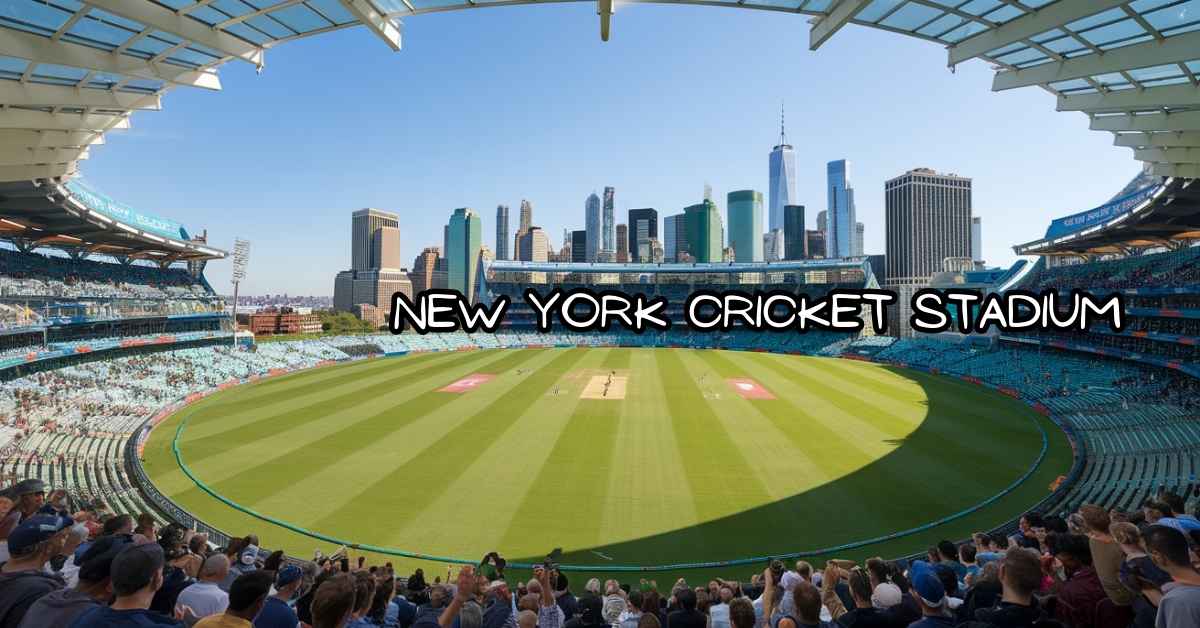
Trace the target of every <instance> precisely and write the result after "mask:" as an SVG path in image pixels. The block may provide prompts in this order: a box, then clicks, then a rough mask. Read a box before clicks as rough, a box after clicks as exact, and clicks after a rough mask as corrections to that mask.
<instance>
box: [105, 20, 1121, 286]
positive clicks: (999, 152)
mask: <svg viewBox="0 0 1200 628" xmlns="http://www.w3.org/2000/svg"><path fill="white" fill-rule="evenodd" d="M583 8H584V7H573V6H562V7H555V8H554V10H553V11H551V10H548V9H546V8H545V7H526V8H514V9H511V10H506V12H505V13H504V14H503V15H502V16H501V15H498V16H497V17H493V18H489V19H484V18H483V17H481V16H477V15H475V14H474V13H473V12H463V13H458V14H445V15H436V16H429V17H428V18H426V20H430V21H433V20H438V21H445V22H446V23H447V24H453V25H454V26H455V27H456V28H455V33H456V36H455V37H454V38H450V39H448V40H447V39H445V38H443V37H438V36H435V34H436V33H437V32H438V31H437V30H431V29H423V28H417V29H414V30H413V32H411V33H406V41H405V48H404V50H403V51H402V52H400V53H398V54H395V55H390V54H387V53H386V52H380V51H379V50H377V49H376V48H375V47H374V46H373V44H375V43H377V42H373V41H370V40H364V39H363V38H360V37H356V36H354V35H355V33H352V32H348V33H346V34H342V33H331V34H329V35H328V36H323V37H321V38H319V42H318V41H316V40H314V41H312V42H308V41H303V42H296V43H295V44H289V46H288V51H287V54H286V55H284V54H280V55H274V56H272V57H271V59H270V63H269V64H268V66H267V68H266V69H265V70H264V72H263V73H262V74H258V73H256V72H255V71H254V68H253V67H248V66H243V65H237V64H235V65H229V66H227V67H224V68H222V71H221V80H222V84H223V86H224V90H223V91H222V93H221V94H219V95H213V94H210V93H207V92H203V91H200V90H175V91H172V92H171V93H169V94H168V95H167V96H166V97H165V99H164V100H165V101H167V102H166V104H167V105H169V106H168V107H167V109H166V111H164V112H163V113H161V114H155V115H149V114H135V115H134V116H133V118H132V123H133V128H132V129H130V130H128V131H123V132H119V133H113V134H109V135H108V136H107V137H106V144H105V145H104V146H102V147H97V148H94V149H93V151H92V159H90V160H88V161H85V162H82V163H81V166H82V168H83V173H84V175H85V176H86V177H87V178H88V180H89V182H91V183H93V184H95V185H96V186H97V187H98V188H99V189H100V190H102V191H103V192H104V193H106V194H107V195H109V196H111V197H113V198H116V199H119V200H120V201H122V202H124V203H127V204H128V205H130V206H131V207H134V208H138V209H142V210H145V211H150V212H153V213H156V214H158V215H162V216H166V217H169V218H172V219H177V220H179V221H180V222H182V223H183V224H184V225H186V226H187V227H188V229H189V231H192V232H199V231H202V230H204V229H207V230H208V232H209V237H210V242H211V243H212V244H213V245H214V246H217V247H219V248H224V249H230V248H231V246H232V241H233V238H234V237H235V236H240V237H244V238H247V239H250V240H252V241H253V242H254V252H253V254H252V261H251V264H250V270H249V273H248V275H247V279H246V281H245V282H244V283H243V285H242V289H243V291H248V292H253V293H280V292H289V293H308V294H326V293H328V292H329V291H330V289H331V286H330V282H329V281H328V277H329V271H330V270H331V269H337V268H349V267H350V266H351V264H350V260H349V254H350V250H349V246H347V243H346V241H345V238H344V236H341V237H339V235H340V234H344V233H345V226H344V224H345V216H346V214H347V213H349V212H351V211H353V210H356V209H359V208H362V207H380V208H383V209H385V210H389V211H393V212H396V213H398V214H400V215H401V217H402V220H403V221H404V223H405V225H404V228H402V230H401V234H400V236H401V251H402V259H403V260H405V265H407V264H408V263H409V262H411V261H412V259H413V257H414V256H415V255H416V254H417V253H419V252H420V251H421V250H422V249H423V248H424V247H425V246H430V245H434V246H441V244H442V243H441V238H440V236H439V235H438V233H439V231H440V229H441V226H442V224H444V222H445V220H446V216H447V215H448V214H449V213H450V211H452V210H453V208H455V207H463V206H467V207H473V208H475V210H476V211H477V212H479V213H481V214H482V218H483V223H484V227H485V233H487V234H488V235H487V236H486V237H485V241H486V242H487V243H488V244H489V245H492V244H493V238H492V236H491V233H493V232H494V231H493V230H494V223H493V219H494V217H493V215H492V213H491V211H490V210H491V209H492V208H494V207H495V206H496V205H497V204H498V203H503V204H507V205H509V206H510V207H511V208H512V211H513V212H514V213H515V212H516V211H517V209H518V206H517V204H518V202H519V201H520V199H521V198H528V199H529V200H530V201H532V203H533V205H534V206H535V208H536V209H537V210H538V216H537V218H536V220H535V221H534V222H535V223H536V224H537V225H539V226H541V227H542V228H543V229H544V230H545V231H546V232H547V233H548V234H553V236H552V240H553V242H554V244H555V246H556V247H560V246H561V244H562V242H561V238H560V235H559V234H561V233H562V231H563V229H564V228H568V227H575V226H577V225H579V224H580V220H579V214H580V212H579V210H581V209H582V208H581V207H580V205H581V204H582V200H583V198H584V197H585V196H586V195H587V194H588V193H589V192H590V191H591V190H592V189H596V190H597V192H599V191H600V189H602V187H603V186H605V185H612V186H614V187H616V188H617V189H618V191H619V192H620V194H619V195H618V197H617V199H616V204H615V208H614V209H615V211H616V213H617V214H618V215H620V216H622V217H623V216H624V215H625V212H626V210H627V209H632V208H638V207H653V208H656V209H657V210H658V213H659V218H660V221H661V219H662V217H663V216H668V215H672V214H676V213H679V212H681V211H682V209H683V208H684V207H686V206H687V205H689V204H692V203H695V202H697V200H698V198H699V196H700V190H699V188H700V187H701V184H702V183H703V182H704V181H709V182H711V184H712V186H713V188H714V190H713V198H714V199H718V202H719V203H720V204H721V205H722V207H721V210H722V213H724V209H725V208H724V207H723V205H724V204H725V202H724V199H725V196H726V194H727V193H728V192H730V191H734V190H739V189H747V188H749V189H756V190H760V191H763V192H764V193H765V192H766V191H767V190H768V188H769V180H768V178H767V168H765V166H766V164H765V163H764V161H766V159H765V157H766V155H765V154H764V153H768V151H769V149H770V148H771V146H772V145H774V144H775V143H776V142H777V141H778V137H779V108H780V102H781V101H783V102H786V103H787V108H788V113H789V115H788V117H787V125H788V128H787V138H788V141H789V142H790V143H791V144H792V145H793V146H795V148H796V151H795V157H796V182H797V198H796V199H795V203H796V204H799V205H805V206H806V207H807V208H808V215H807V216H806V218H807V219H808V222H809V223H810V226H809V227H808V228H809V229H812V228H813V227H812V226H811V223H812V221H813V216H814V215H815V214H816V213H817V211H819V210H822V209H825V205H826V199H825V193H824V186H825V172H824V165H825V162H827V161H829V160H831V159H836V158H840V157H846V158H848V159H851V160H855V162H856V163H855V165H854V167H855V170H854V173H853V174H854V183H855V186H856V188H857V189H856V191H857V197H856V204H857V213H858V221H860V222H864V223H865V224H866V242H865V247H866V249H867V252H877V251H881V250H882V248H883V241H884V240H883V237H884V234H883V228H882V224H883V205H884V203H883V182H884V181H885V180H886V179H887V178H889V177H891V176H894V175H895V174H896V173H897V172H903V171H905V170H907V169H910V168H915V167H921V166H928V167H931V168H934V169H937V170H939V171H956V172H962V173H970V174H971V175H972V176H973V177H974V178H975V213H976V214H977V215H979V216H982V217H983V218H984V219H985V222H986V223H987V226H988V229H987V233H986V234H985V237H984V241H983V252H982V255H983V257H984V259H985V260H987V261H988V263H989V264H993V265H1003V266H1007V265H1010V264H1011V262H1012V261H1013V259H1014V258H1015V255H1014V254H1013V252H1012V251H1011V248H1010V247H1011V245H1013V244H1016V243H1020V242H1025V241H1029V240H1031V239H1034V238H1037V237H1039V236H1040V235H1041V233H1042V232H1044V230H1045V226H1046V225H1047V224H1048V223H1049V221H1050V220H1051V219H1052V218H1055V217H1058V216H1062V215H1066V214H1069V213H1073V212H1076V211H1080V210H1083V209H1087V208H1090V207H1095V206H1097V205H1100V204H1102V203H1103V202H1104V201H1105V200H1107V199H1108V197H1110V196H1111V195H1112V193H1113V192H1114V191H1115V187H1117V185H1118V184H1116V183H1114V184H1113V185H1111V186H1110V185H1107V184H1106V183H1105V182H1108V181H1113V182H1121V181H1125V180H1128V178H1129V177H1130V176H1132V174H1133V173H1134V172H1135V170H1136V167H1137V165H1136V163H1134V162H1131V161H1130V159H1129V153H1128V150H1127V149H1121V148H1114V147H1113V146H1112V145H1111V144H1112V139H1111V137H1109V136H1106V135H1104V134H1099V133H1089V132H1088V131H1087V120H1086V117H1085V116H1082V115H1080V114H1067V113H1055V112H1054V111H1053V110H1052V109H1053V107H1046V99H1047V98H1048V96H1047V95H1046V94H1045V93H1043V92H1038V91H1037V90H1032V91H1026V90H1016V91H1012V92H1001V93H993V92H991V82H992V73H991V71H990V70H989V68H988V67H987V64H984V63H979V62H972V63H969V64H964V65H962V66H960V67H958V68H957V71H956V73H954V74H950V73H949V72H947V71H946V70H945V51H944V50H943V49H942V48H940V47H938V46H934V45H930V44H928V43H925V42H919V41H914V40H910V39H908V38H904V37H898V36H895V35H891V34H888V33H883V32H877V31H873V30H870V29H863V28H859V27H854V26H852V27H848V28H846V29H843V32H841V33H840V34H839V37H837V38H835V39H834V40H833V41H831V42H830V43H829V44H827V45H826V46H825V47H823V48H822V50H821V51H819V53H816V54H814V53H810V52H808V50H807V45H806V42H803V41H798V40H797V39H796V38H795V37H791V36H789V35H788V34H789V33H790V32H791V31H793V30H794V28H793V27H794V26H795V25H794V24H792V23H791V22H790V21H786V20H778V16H777V15H775V14H770V13H764V14H757V13H754V14H750V13H747V14H746V15H739V16H738V18H737V19H727V18H726V16H725V15H724V14H722V13H721V12H714V11H712V10H711V9H707V10H706V9H700V8H695V9H689V8H683V7H659V6H653V5H645V6H643V5H637V6H633V7H630V8H629V10H628V11H626V12H624V13H623V14H622V16H621V24H622V27H621V30H620V32H619V33H618V34H617V36H615V37H614V38H613V40H612V41H610V42H608V43H606V44H601V43H599V42H594V41H592V40H594V39H595V38H594V33H593V32H591V30H590V27H591V26H592V24H591V22H590V20H588V19H586V18H585V17H584V16H583V13H585V11H583V10H582V9H583ZM572 12H574V13H572ZM497 26H504V27H505V29H506V30H497ZM514 35H515V36H514ZM704 38H708V39H710V40H711V39H719V40H720V41H721V42H722V45H721V46H716V47H713V48H712V49H705V48H703V47H698V46H697V45H696V42H697V41H701V40H703V39H704ZM466 41H469V42H471V46H466V47H464V46H463V45H462V44H463V42H466ZM530 42H537V44H536V45H532V44H531V43H530ZM318 43H319V45H318ZM733 48H739V49H741V50H742V51H743V53H744V54H743V55H740V56H731V55H729V54H728V53H729V50H730V49H733ZM479 50H483V51H486V52H487V55H486V58H485V59H484V60H483V63H482V65H480V66H478V67H479V71H478V72H471V73H469V74H464V73H462V72H461V71H459V70H456V68H461V67H464V64H467V63H468V62H471V63H474V61H472V60H474V59H475V57H476V56H477V51H479ZM547 50H552V51H554V52H555V53H556V54H554V55H551V57H553V58H551V59H549V60H547V55H546V51H547ZM331 51H332V52H336V53H337V54H334V55H331V54H330V53H331ZM748 57H755V58H786V59H789V63H788V69H787V71H786V72H782V73H781V72H779V70H778V68H775V67H773V66H770V64H763V67H756V66H755V64H747V63H746V62H745V59H746V58H748ZM345 58H353V59H354V60H355V64H354V65H352V66H346V65H345V64H343V63H334V61H335V60H336V59H345ZM501 59H503V63H501ZM534 68H536V70H537V71H536V72H533V71H531V70H532V69H534ZM313 72H321V73H323V74H327V75H328V79H329V81H330V83H329V88H328V89H325V90H320V91H319V92H317V93H314V94H311V97H310V98H309V99H306V101H305V102H303V103H300V104H299V106H287V107H282V106H280V105H281V104H282V103H286V102H290V101H289V100H288V96H287V95H288V94H289V93H291V91H292V90H294V86H295V85H296V84H297V83H298V82H299V81H302V80H304V78H305V77H310V76H311V75H312V73H313ZM371 75H384V76H388V77H391V79H394V80H391V79H390V80H388V81H372V80H366V77H369V76H371ZM434 77H440V78H439V79H438V80H441V81H442V82H443V83H442V86H441V87H440V88H439V89H425V88H421V89H414V88H413V86H414V85H429V84H431V81H433V80H434ZM848 79H852V80H848ZM614 81H619V84H620V85H621V86H622V88H621V89H619V90H597V89H595V88H596V85H597V84H603V83H610V84H613V82H614ZM733 82H737V83H738V84H746V85H751V86H753V87H754V88H755V90H756V93H755V95H754V96H753V97H747V95H746V93H745V92H743V91H739V90H716V89H714V90H709V91H710V92H712V93H711V94H710V95H709V97H707V98H705V99H701V100H697V101H692V102H690V104H689V106H688V114H687V115H670V116H664V115H661V114H658V113H654V112H656V111H662V110H668V109H670V108H671V107H673V106H676V104H677V102H678V100H679V98H680V97H681V95H683V94H686V93H688V91H689V90H693V89H695V86H696V85H697V84H713V85H716V84H725V83H730V84H732V83H733ZM528 92H535V93H537V94H538V98H536V99H535V100H536V102H534V103H527V102H524V101H526V100H528V99H522V98H514V95H518V94H521V93H528ZM884 93H886V94H887V97H888V105H889V108H890V110H891V113H890V114H889V115H888V116H887V117H886V118H884V117H880V116H879V115H878V101H879V95H880V94H884ZM585 94H586V95H587V97H586V98H584V95H585ZM821 94H829V95H836V96H819V97H818V96H817V95H821ZM481 100H484V101H488V102H491V103H493V105H492V106H489V107H486V108H482V109H480V108H478V107H474V106H470V105H469V103H473V102H479V101H481ZM942 101H946V102H948V101H953V102H955V103H957V106H956V107H955V108H954V110H953V111H941V112H939V113H937V114H936V115H933V114H931V113H930V109H929V103H930V102H942ZM347 106H349V107H350V109H349V111H346V110H345V109H344V108H345V107H347ZM630 107H633V109H630ZM622 110H625V111H627V112H628V113H629V115H623V116H620V124H614V121H615V120H616V117H615V116H614V112H617V111H622ZM735 111H736V112H737V113H736V115H731V113H730V112H735ZM1013 111H1021V112H1022V120H1021V124H1019V125H1015V124H997V123H996V121H997V120H1007V119H1010V117H1011V115H1012V112H1013ZM334 112H341V114H339V115H334ZM346 114H348V115H346ZM406 118H407V119H414V120H416V119H420V120H421V123H420V124H386V123H385V124H380V123H379V121H380V120H389V119H390V120H394V121H398V120H401V119H406ZM314 120H319V123H318V124H314ZM897 120H904V124H896V123H895V121H897ZM298 128H302V129H305V132H304V133H297V132H296V129H298ZM366 138H369V139H366ZM466 138H470V139H469V141H460V140H465V139H466ZM984 147H986V149H985V148H984ZM264 164H266V165H267V166H268V168H267V170H266V173H267V175H268V178H267V179H266V180H265V181H264V179H263V178H260V177H253V176H249V175H248V174H247V173H248V172H251V171H252V168H261V167H263V165H264ZM181 171H186V172H189V173H192V176H193V177H195V178H196V179H198V180H206V181H208V182H209V183H208V184H207V185H203V186H184V187H181V186H180V185H179V182H178V177H177V175H178V173H179V172H181ZM129 172H138V173H139V176H137V177H129V176H128V173H129ZM465 173H470V175H469V176H465ZM1076 181H1086V182H1088V184H1087V185H1075V184H1070V185H1068V184H1066V183H1065V182H1076ZM264 182H265V183H267V184H266V185H264ZM764 195H765V194H764ZM516 218H517V216H512V217H511V218H510V220H511V221H513V223H515V222H516ZM514 226H515V225H514ZM659 228H660V229H662V228H663V227H662V226H661V222H660V227H659ZM631 233H632V232H631ZM631 239H632V237H631ZM662 239H663V238H661V237H660V240H662ZM664 244H665V242H664ZM229 268H230V264H229V262H228V261H219V262H214V263H211V264H210V265H209V267H208V270H207V271H206V274H207V276H208V278H209V280H210V282H211V283H212V285H213V286H214V287H216V288H217V289H218V290H220V289H222V288H223V287H225V288H227V287H228V285H229V279H228V277H229ZM310 269H312V270H310Z"/></svg>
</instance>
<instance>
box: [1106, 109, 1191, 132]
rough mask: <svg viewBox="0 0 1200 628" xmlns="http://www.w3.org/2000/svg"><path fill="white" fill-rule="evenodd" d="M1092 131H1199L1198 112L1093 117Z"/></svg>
mask: <svg viewBox="0 0 1200 628" xmlns="http://www.w3.org/2000/svg"><path fill="white" fill-rule="evenodd" d="M1088 128H1090V129H1091V130H1093V131H1200V111H1177V112H1175V113H1144V114H1141V115H1136V116H1135V115H1133V114H1127V115H1123V116H1094V117H1093V118H1092V121H1091V124H1090V125H1088Z"/></svg>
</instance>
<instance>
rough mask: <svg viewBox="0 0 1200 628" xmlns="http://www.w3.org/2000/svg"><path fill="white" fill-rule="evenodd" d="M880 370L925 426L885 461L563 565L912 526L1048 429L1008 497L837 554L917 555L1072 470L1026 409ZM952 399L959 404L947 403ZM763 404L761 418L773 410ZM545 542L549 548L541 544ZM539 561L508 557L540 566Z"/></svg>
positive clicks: (1017, 470)
mask: <svg viewBox="0 0 1200 628" xmlns="http://www.w3.org/2000/svg"><path fill="white" fill-rule="evenodd" d="M885 368H886V369H887V370H888V371H890V372H892V373H893V374H896V375H899V376H901V377H904V378H905V379H908V380H911V381H913V382H915V383H917V384H918V385H920V386H921V387H922V389H924V392H925V396H926V398H927V404H928V410H927V413H926V417H925V420H924V421H923V422H922V423H921V425H920V426H919V427H918V428H917V429H916V430H914V431H913V432H912V433H911V434H909V435H908V436H907V437H905V438H902V439H887V440H884V441H883V442H885V443H887V444H889V445H895V446H897V448H896V449H895V450H893V451H892V452H890V453H888V454H887V455H885V456H883V457H881V458H879V459H877V460H875V461H873V462H871V463H870V464H868V465H866V466H864V467H862V468H861V469H858V470H857V471H854V472H852V473H850V474H849V475H847V476H845V477H842V478H840V479H838V480H835V481H833V482H830V483H827V484H824V485H822V486H818V487H816V488H813V489H810V490H808V491H806V492H803V493H799V494H797V495H794V496H792V497H788V498H786V499H783V500H780V501H776V502H773V503H769V504H765V505H762V506H758V507H756V508H753V509H750V510H746V511H743V512H740V513H737V514H734V515H730V516H726V517H722V518H720V519H716V520H712V521H707V522H704V523H700V524H697V525H693V526H690V527H686V528H681V529H677V530H672V531H669V532H664V533H661V534H655V535H651V536H647V537H643V538H638V539H633V540H628V541H623V542H618V543H612V544H606V545H600V546H595V547H589V548H583V549H575V550H569V551H567V552H566V553H564V555H563V557H562V560H561V563H562V564H566V565H593V566H596V567H598V568H599V569H597V570H596V572H597V573H603V565H604V564H605V563H606V562H609V560H611V563H612V564H613V565H664V564H680V563H685V562H688V563H691V562H710V561H722V560H733V559H742V558H752V557H760V556H762V557H765V556H771V555H780V554H788V553H793V552H801V551H810V550H819V549H824V548H831V547H835V546H839V545H842V544H846V543H852V542H857V541H863V540H867V539H871V538H874V537H879V536H884V535H888V534H891V533H894V532H898V531H901V530H907V529H910V528H915V527H918V526H922V525H924V524H927V523H930V522H932V521H935V520H937V519H940V518H942V517H945V516H947V515H950V514H953V513H956V512H959V511H962V510H965V509H967V508H970V507H972V506H974V505H976V504H978V503H980V502H982V501H984V500H986V499H988V498H991V497H992V496H994V495H996V494H998V493H1000V492H1001V491H1003V490H1004V489H1005V488H1006V487H1007V486H1009V485H1010V484H1011V483H1012V482H1014V481H1015V480H1016V479H1017V478H1019V477H1020V476H1021V475H1022V474H1023V473H1025V472H1026V470H1028V469H1029V468H1030V466H1032V465H1033V463H1034V461H1036V460H1037V456H1038V454H1039V452H1040V450H1041V444H1042V438H1041V431H1040V430H1039V429H1038V426H1039V425H1041V426H1042V429H1045V430H1047V435H1048V436H1049V438H1050V443H1051V445H1052V446H1051V447H1050V449H1049V450H1048V452H1047V458H1046V459H1045V460H1043V461H1042V463H1041V465H1040V466H1039V468H1038V469H1037V470H1036V471H1035V472H1034V473H1033V474H1032V475H1031V476H1030V477H1029V478H1027V479H1026V480H1025V482H1024V483H1022V484H1021V485H1020V486H1018V487H1017V488H1016V489H1014V490H1013V491H1012V492H1011V493H1009V494H1008V495H1007V496H1006V497H1005V498H1002V499H1000V500H999V501H997V502H995V503H993V504H991V505H989V506H987V507H984V508H983V509H981V510H979V511H976V512H975V513H973V514H971V515H968V516H966V517H964V518H962V519H960V520H956V521H954V522H948V523H946V524H943V525H941V526H937V527H936V528H933V529H931V530H927V531H923V532H919V533H916V534H914V535H912V536H906V537H903V538H902V539H900V540H895V539H893V540H888V541H881V542H878V543H873V544H871V545H869V546H865V547H862V548H857V549H845V550H841V551H839V552H838V554H839V555H841V556H855V557H862V556H869V555H875V554H883V555H885V556H888V555H899V553H900V551H913V549H914V548H919V549H924V548H926V547H928V546H929V545H930V544H932V543H933V542H936V540H938V539H940V538H960V537H963V536H966V535H968V534H969V533H970V532H972V531H975V530H981V529H985V528H988V527H992V526H995V525H998V524H1000V523H1003V522H1004V521H1006V520H1007V519H1009V518H1010V517H1012V516H1014V515H1015V514H1017V513H1018V512H1020V511H1022V510H1023V509H1025V508H1027V507H1029V506H1031V505H1032V504H1034V503H1036V501H1037V500H1039V499H1041V498H1042V497H1044V496H1045V495H1046V486H1047V484H1048V482H1049V481H1050V479H1052V478H1053V477H1054V476H1055V475H1056V474H1057V473H1059V472H1061V471H1062V470H1063V469H1065V468H1066V467H1067V466H1068V465H1069V464H1070V459H1069V453H1068V454H1067V455H1068V458H1067V459H1066V460H1065V461H1064V460H1062V458H1061V447H1055V446H1054V443H1056V442H1057V440H1061V439H1062V434H1061V433H1052V432H1051V430H1054V428H1053V425H1052V424H1050V423H1048V422H1043V420H1042V418H1041V417H1039V416H1038V415H1036V413H1034V412H1033V411H1032V410H1030V409H1029V408H1028V407H1027V406H1026V405H1025V404H1023V403H1021V402H1019V401H1016V400H1013V399H1010V398H1008V397H1004V396H1002V395H1000V394H998V393H992V392H991V391H988V390H987V389H984V388H980V387H978V386H974V385H970V384H966V383H963V382H960V381H958V380H954V379H950V378H947V377H941V376H932V375H927V374H924V373H920V372H916V371H912V370H908V369H900V368H895V367H885ZM953 398H956V399H958V403H953V402H951V401H950V400H951V399H953ZM963 400H967V401H969V403H971V404H976V403H978V404H986V405H985V406H983V407H985V408H987V409H988V410H989V412H990V414H974V415H973V416H971V417H969V420H967V421H966V422H964V419H967V417H964V416H962V411H963V404H964V401H963ZM767 403H769V402H767ZM955 406H957V407H955ZM759 407H760V409H762V410H764V411H769V405H764V406H759ZM781 407H785V406H783V405H782V404H781ZM968 407H969V406H968ZM997 409H999V410H1000V411H999V412H996V410H997ZM967 439H971V440H973V441H974V442H973V443H970V444H971V446H970V447H962V446H957V445H959V444H963V443H969V442H970V441H968V440H967ZM980 449H984V450H988V451H994V455H986V456H980V455H979V450H980ZM972 450H974V451H972ZM1068 451H1069V450H1068ZM1059 467H1061V469H1060V468H1059ZM797 468H798V469H799V468H800V465H797ZM1047 478H1050V479H1047ZM681 490H683V489H682V488H681ZM564 507H565V508H569V505H566V504H564ZM547 543H548V544H552V543H554V540H553V539H547ZM547 550H549V547H548V548H547ZM889 552H891V554H889ZM828 557H829V556H814V557H812V558H809V559H808V560H810V561H812V560H814V559H817V558H821V559H823V558H828ZM510 558H512V557H510ZM542 558H543V557H542V556H528V557H522V558H518V559H516V560H518V561H521V562H541V560H542ZM674 571H678V570H674Z"/></svg>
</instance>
